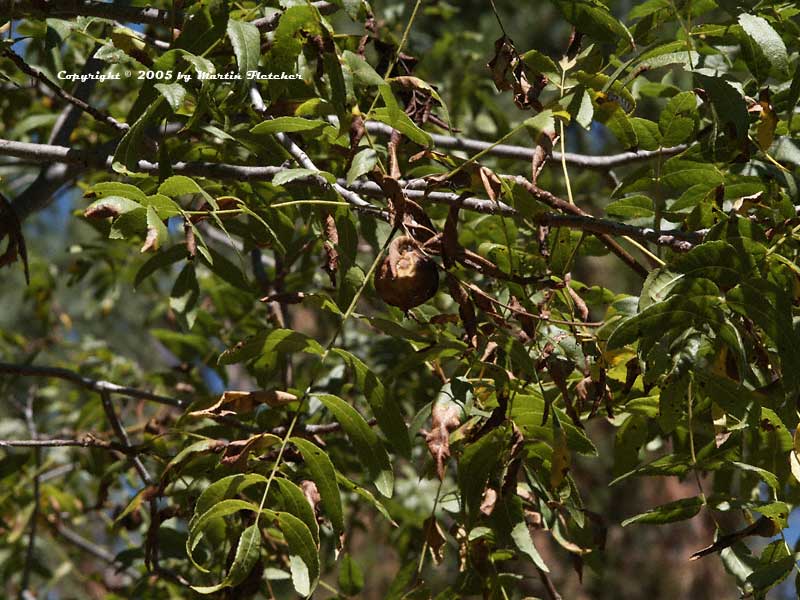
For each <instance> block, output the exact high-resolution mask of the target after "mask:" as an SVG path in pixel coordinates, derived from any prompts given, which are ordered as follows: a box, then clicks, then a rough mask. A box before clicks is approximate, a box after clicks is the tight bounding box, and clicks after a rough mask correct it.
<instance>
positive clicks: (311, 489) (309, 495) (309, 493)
mask: <svg viewBox="0 0 800 600" xmlns="http://www.w3.org/2000/svg"><path fill="white" fill-rule="evenodd" d="M300 489H301V490H303V495H304V496H305V497H306V500H308V503H309V504H310V505H311V508H312V509H314V514H316V513H317V512H318V509H317V507H318V506H319V503H320V502H321V501H322V496H320V495H319V490H318V489H317V484H316V483H314V482H313V481H311V480H310V479H304V480H303V481H301V482H300Z"/></svg>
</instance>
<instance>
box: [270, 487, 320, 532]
mask: <svg viewBox="0 0 800 600" xmlns="http://www.w3.org/2000/svg"><path fill="white" fill-rule="evenodd" d="M274 482H275V484H276V485H277V486H278V490H279V495H280V499H281V506H282V508H283V510H285V511H286V512H288V513H290V514H292V515H294V516H295V517H297V518H298V519H300V520H301V521H302V522H303V523H305V525H306V527H308V530H309V531H310V532H311V536H312V537H313V538H314V543H315V544H319V525H318V524H317V518H316V516H315V515H314V509H312V508H311V505H310V504H309V503H308V500H307V499H306V497H305V495H304V494H303V491H302V490H301V489H300V488H299V487H297V485H296V484H294V483H292V482H291V481H289V480H288V479H284V478H282V477H278V478H276V479H275V480H274ZM318 489H319V488H318Z"/></svg>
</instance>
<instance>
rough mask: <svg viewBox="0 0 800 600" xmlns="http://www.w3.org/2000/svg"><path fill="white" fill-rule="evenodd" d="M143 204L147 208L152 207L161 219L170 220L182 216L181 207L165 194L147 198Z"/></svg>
mask: <svg viewBox="0 0 800 600" xmlns="http://www.w3.org/2000/svg"><path fill="white" fill-rule="evenodd" d="M142 204H143V205H145V206H152V207H153V208H154V209H155V211H156V212H157V213H158V216H159V218H161V219H169V218H170V217H176V216H178V215H179V214H181V207H180V206H178V204H177V203H176V202H175V201H174V200H172V199H171V198H168V197H167V196H165V195H163V194H153V195H151V196H147V197H146V198H145V199H144V201H143V202H142Z"/></svg>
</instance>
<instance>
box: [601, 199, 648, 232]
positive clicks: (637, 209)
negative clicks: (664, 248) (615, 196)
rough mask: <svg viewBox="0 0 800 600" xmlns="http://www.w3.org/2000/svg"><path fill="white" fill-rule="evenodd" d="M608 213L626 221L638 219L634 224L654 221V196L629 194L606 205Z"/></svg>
mask: <svg viewBox="0 0 800 600" xmlns="http://www.w3.org/2000/svg"><path fill="white" fill-rule="evenodd" d="M606 213H607V214H608V215H610V216H612V217H619V218H620V219H622V220H625V221H629V222H630V221H636V223H633V224H637V225H638V224H644V223H645V222H646V223H650V224H652V223H653V218H654V215H655V208H654V206H653V200H652V198H648V197H647V196H638V195H637V196H627V197H625V198H621V199H619V200H615V201H614V202H612V203H611V204H609V205H608V206H606Z"/></svg>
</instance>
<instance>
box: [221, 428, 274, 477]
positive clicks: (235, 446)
mask: <svg viewBox="0 0 800 600" xmlns="http://www.w3.org/2000/svg"><path fill="white" fill-rule="evenodd" d="M279 441H280V438H278V437H277V436H274V435H272V434H271V433H262V434H260V435H254V436H252V437H249V438H247V439H246V440H236V441H233V442H230V443H229V444H228V445H227V446H226V447H225V452H224V453H223V455H222V459H221V460H220V462H221V463H222V464H223V465H229V466H233V467H234V468H236V469H244V468H245V467H246V466H247V457H248V456H249V455H250V454H251V453H255V452H260V451H261V450H264V449H265V448H269V447H270V446H273V445H274V444H276V443H278V442H279Z"/></svg>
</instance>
